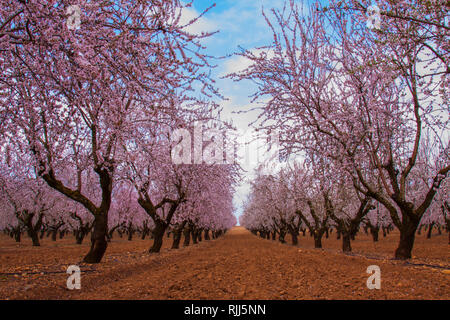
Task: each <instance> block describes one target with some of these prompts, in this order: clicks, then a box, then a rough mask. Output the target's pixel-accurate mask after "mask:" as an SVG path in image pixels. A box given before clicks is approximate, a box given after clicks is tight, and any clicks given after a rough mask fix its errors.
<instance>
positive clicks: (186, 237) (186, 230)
mask: <svg viewBox="0 0 450 320" xmlns="http://www.w3.org/2000/svg"><path fill="white" fill-rule="evenodd" d="M183 234H184V242H183V247H187V246H189V242H191V230H190V228H189V227H185V228H184V230H183Z"/></svg>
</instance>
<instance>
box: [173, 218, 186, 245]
mask: <svg viewBox="0 0 450 320" xmlns="http://www.w3.org/2000/svg"><path fill="white" fill-rule="evenodd" d="M185 225H186V221H184V222H183V223H182V224H181V225H179V226H178V227H177V228H175V230H173V242H172V249H178V248H179V247H180V241H181V233H182V232H183V229H184V226H185Z"/></svg>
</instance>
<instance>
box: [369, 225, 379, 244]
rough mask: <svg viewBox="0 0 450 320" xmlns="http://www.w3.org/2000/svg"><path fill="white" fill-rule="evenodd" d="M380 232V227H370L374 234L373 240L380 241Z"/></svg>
mask: <svg viewBox="0 0 450 320" xmlns="http://www.w3.org/2000/svg"><path fill="white" fill-rule="evenodd" d="M379 232H380V227H376V228H372V227H371V228H370V234H371V235H372V240H373V242H378V234H379Z"/></svg>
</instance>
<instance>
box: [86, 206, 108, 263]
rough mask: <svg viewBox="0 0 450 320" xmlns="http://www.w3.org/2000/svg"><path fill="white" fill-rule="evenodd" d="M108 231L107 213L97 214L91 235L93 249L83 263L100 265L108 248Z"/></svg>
mask: <svg viewBox="0 0 450 320" xmlns="http://www.w3.org/2000/svg"><path fill="white" fill-rule="evenodd" d="M107 230H108V214H107V212H105V213H102V214H97V215H95V217H94V229H93V231H92V233H91V248H90V250H89V252H88V254H87V255H86V256H85V257H84V259H83V261H84V262H86V263H99V262H100V261H102V258H103V255H104V254H105V252H106V248H107V247H108V242H107V241H106V234H107Z"/></svg>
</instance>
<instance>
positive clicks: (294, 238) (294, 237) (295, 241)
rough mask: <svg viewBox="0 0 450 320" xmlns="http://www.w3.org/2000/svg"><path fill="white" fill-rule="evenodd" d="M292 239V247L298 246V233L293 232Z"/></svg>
mask: <svg viewBox="0 0 450 320" xmlns="http://www.w3.org/2000/svg"><path fill="white" fill-rule="evenodd" d="M291 237H292V245H294V246H296V245H297V244H298V237H297V232H295V231H292V232H291Z"/></svg>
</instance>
